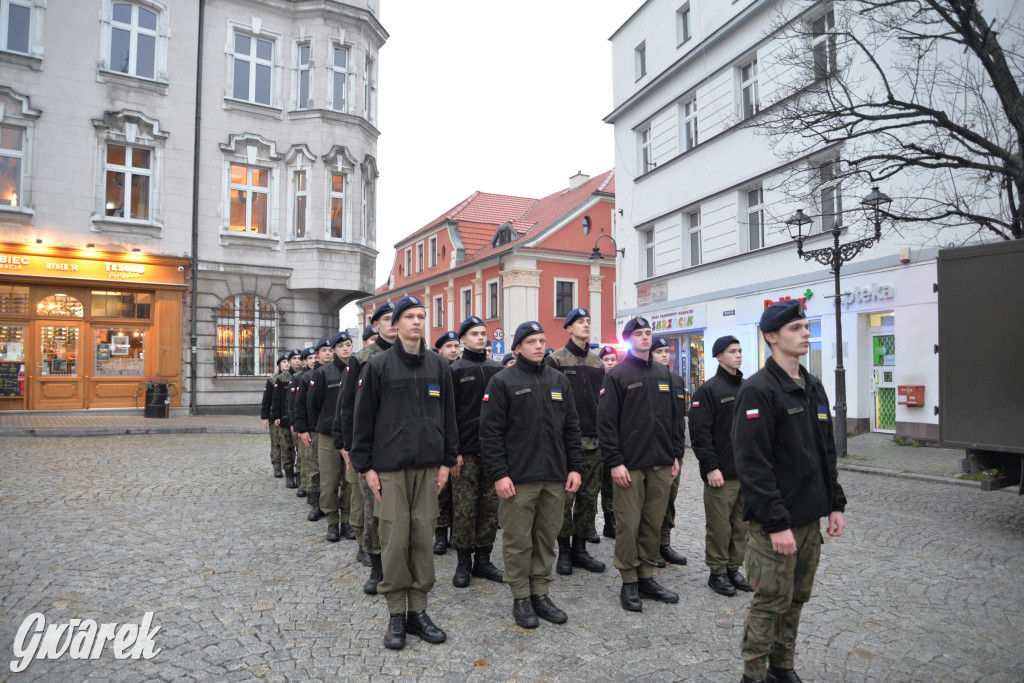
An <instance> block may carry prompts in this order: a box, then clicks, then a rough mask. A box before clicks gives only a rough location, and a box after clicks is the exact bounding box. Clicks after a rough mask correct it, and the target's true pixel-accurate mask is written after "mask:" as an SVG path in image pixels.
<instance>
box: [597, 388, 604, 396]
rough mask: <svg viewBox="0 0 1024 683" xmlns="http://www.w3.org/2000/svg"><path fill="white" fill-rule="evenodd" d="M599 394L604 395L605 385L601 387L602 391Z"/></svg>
mask: <svg viewBox="0 0 1024 683" xmlns="http://www.w3.org/2000/svg"><path fill="white" fill-rule="evenodd" d="M598 396H604V387H601V393H600V394H598Z"/></svg>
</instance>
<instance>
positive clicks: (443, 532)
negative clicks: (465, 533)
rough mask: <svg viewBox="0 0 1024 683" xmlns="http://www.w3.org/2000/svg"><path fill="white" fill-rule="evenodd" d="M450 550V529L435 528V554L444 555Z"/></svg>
mask: <svg viewBox="0 0 1024 683" xmlns="http://www.w3.org/2000/svg"><path fill="white" fill-rule="evenodd" d="M446 552H448V530H447V529H445V528H444V527H437V528H436V529H434V554H435V555H444V554H445V553H446Z"/></svg>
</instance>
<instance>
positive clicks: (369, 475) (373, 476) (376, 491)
mask: <svg viewBox="0 0 1024 683" xmlns="http://www.w3.org/2000/svg"><path fill="white" fill-rule="evenodd" d="M363 476H364V477H366V485H367V486H369V487H370V490H371V491H373V497H374V498H376V499H377V502H378V503H379V502H380V478H379V477H378V476H377V473H376V472H375V471H374V470H367V471H366V474H364V475H363Z"/></svg>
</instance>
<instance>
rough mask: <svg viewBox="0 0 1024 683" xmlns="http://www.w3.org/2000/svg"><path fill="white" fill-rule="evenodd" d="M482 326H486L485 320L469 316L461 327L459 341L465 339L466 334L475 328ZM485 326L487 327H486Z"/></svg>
mask: <svg viewBox="0 0 1024 683" xmlns="http://www.w3.org/2000/svg"><path fill="white" fill-rule="evenodd" d="M481 325H484V321H483V320H481V319H480V318H478V317H476V316H475V315H471V316H469V317H468V318H466V319H465V320H463V321H462V324H461V325H459V339H462V338H463V337H465V336H466V333H467V332H469V331H470V330H471V329H473V328H474V327H480V326H481ZM484 326H485V327H486V325H484Z"/></svg>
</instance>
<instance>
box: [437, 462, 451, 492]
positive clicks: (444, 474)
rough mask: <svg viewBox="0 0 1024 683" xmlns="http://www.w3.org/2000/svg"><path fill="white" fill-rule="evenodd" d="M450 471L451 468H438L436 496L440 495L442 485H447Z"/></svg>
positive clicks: (442, 466)
mask: <svg viewBox="0 0 1024 683" xmlns="http://www.w3.org/2000/svg"><path fill="white" fill-rule="evenodd" d="M450 470H451V468H448V467H445V466H444V465H441V466H440V467H438V468H437V493H438V495H440V493H441V489H443V488H444V485H445V484H447V483H448V472H449V471H450Z"/></svg>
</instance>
